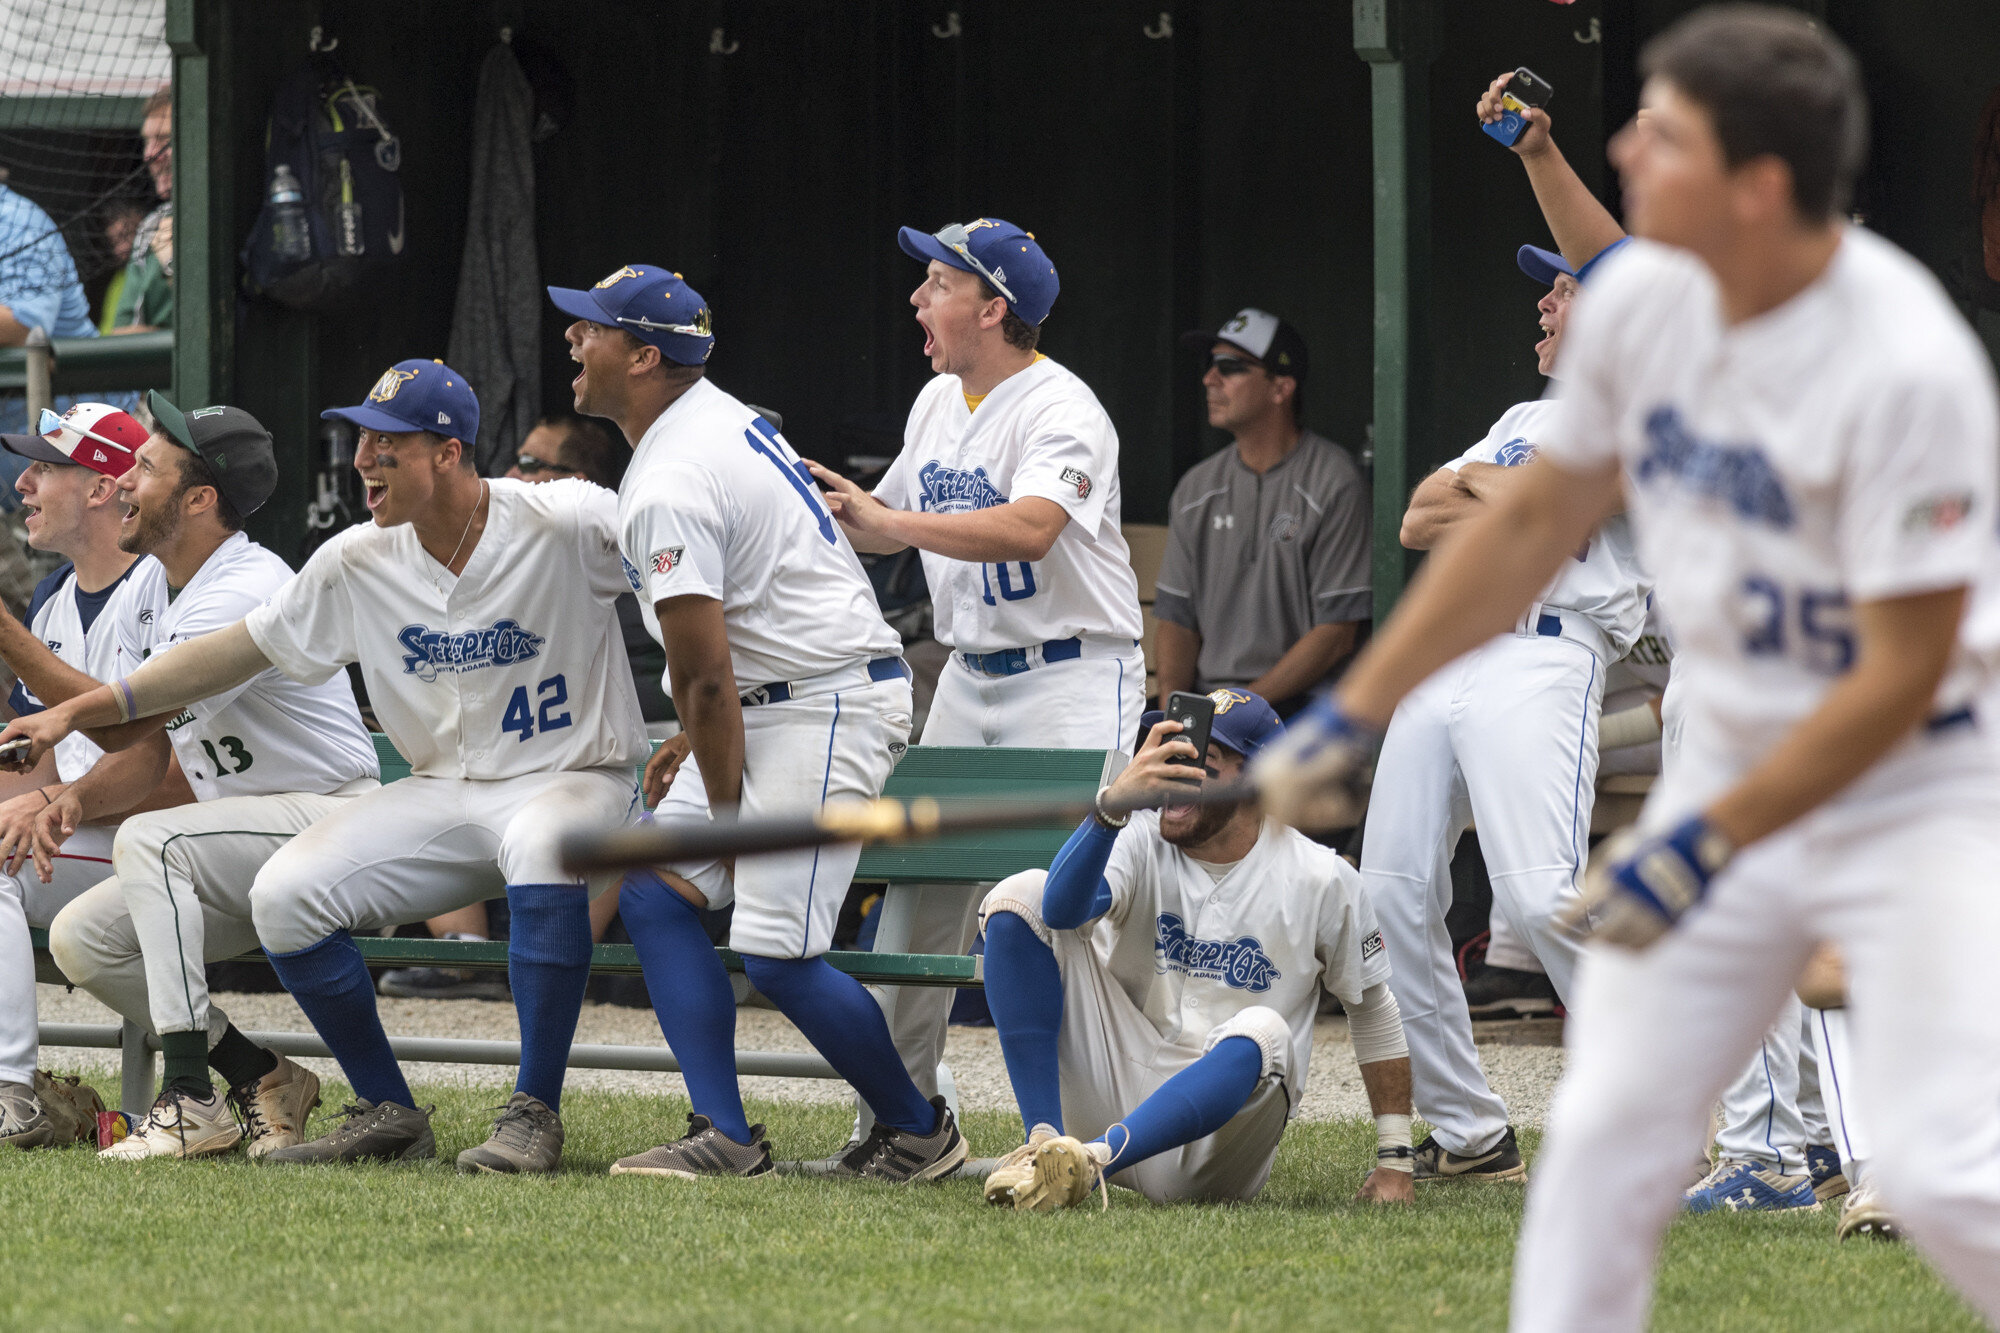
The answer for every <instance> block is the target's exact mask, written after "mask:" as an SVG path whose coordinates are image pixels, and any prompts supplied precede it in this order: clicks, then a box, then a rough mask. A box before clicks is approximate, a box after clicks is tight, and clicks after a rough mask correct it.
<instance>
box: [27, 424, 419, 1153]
mask: <svg viewBox="0 0 2000 1333" xmlns="http://www.w3.org/2000/svg"><path fill="white" fill-rule="evenodd" d="M148 405H149V406H150V408H151V410H152V414H153V419H154V422H155V423H156V425H155V430H154V432H153V434H152V436H151V437H150V438H149V439H147V440H146V442H145V444H144V445H143V447H141V448H140V449H139V451H138V454H137V456H136V458H135V459H134V460H133V463H132V466H131V468H130V469H129V470H128V471H126V472H125V474H124V475H123V477H121V478H120V480H119V483H118V493H119V498H120V499H121V500H122V501H123V502H124V504H125V507H126V513H125V517H124V519H123V521H122V522H121V524H120V531H119V539H118V540H119V545H120V547H121V548H122V549H124V550H126V551H131V552H134V553H138V554H142V555H147V556H150V557H152V558H153V559H154V560H155V561H157V564H158V567H159V568H160V570H161V571H162V578H163V582H164V584H165V585H166V589H167V590H168V591H169V592H170V594H171V598H172V600H171V602H170V603H169V604H168V605H167V606H166V607H165V608H164V609H163V610H162V611H161V612H160V613H159V615H158V617H157V619H156V622H155V623H153V624H151V625H143V624H142V628H143V629H145V630H146V631H147V634H146V639H145V642H146V645H147V649H148V660H149V661H151V662H153V663H155V664H164V663H165V662H167V661H168V660H169V659H173V658H177V657H179V655H180V653H181V652H182V651H183V650H184V648H185V646H186V644H187V642H188V641H189V640H191V639H197V638H200V637H201V636H203V635H205V634H207V633H208V632H209V631H210V630H213V629H216V628H218V627H220V626H223V625H228V624H232V623H234V622H235V621H236V620H238V619H239V618H241V617H242V616H244V615H245V614H247V613H248V612H250V611H252V610H254V609H255V608H256V607H258V606H260V605H262V604H263V602H264V600H265V599H266V598H268V597H270V596H271V595H272V594H273V593H275V592H276V591H277V590H278V589H279V588H280V587H281V586H283V585H284V584H285V583H287V582H289V581H290V579H291V577H292V571H291V569H290V568H289V567H288V566H286V564H285V562H284V561H282V560H280V559H279V558H278V557H277V556H275V555H273V554H272V553H271V552H270V551H267V550H265V549H264V548H263V547H261V546H259V545H257V544H256V543H255V542H253V541H251V540H250V539H249V537H247V536H245V535H244V533H243V531H242V528H243V521H244V519H245V518H246V517H247V516H248V515H250V514H252V513H254V512H256V510H257V509H258V508H260V507H261V506H262V505H263V503H264V502H265V501H266V500H267V499H269V498H270V495H271V492H272V490H273V489H274V488H275V487H276V486H277V480H278V468H277V460H276V457H275V454H274V453H273V450H272V447H271V437H270V435H269V434H268V433H266V432H265V430H264V428H263V426H262V425H260V424H259V423H258V422H257V420H256V418H254V417H252V416H251V415H250V414H249V413H247V412H245V411H243V410H241V409H240V408H234V407H205V408H197V409H195V410H194V411H192V412H187V413H182V412H181V411H179V410H178V409H176V408H175V407H174V406H173V404H171V403H169V402H168V401H167V400H166V399H165V398H164V397H162V396H161V395H160V394H158V393H154V394H152V395H151V397H150V399H149V404H148ZM143 619H144V617H143V615H142V616H141V620H142V621H143ZM137 666H138V663H137V662H136V661H127V662H125V663H124V664H123V666H122V669H121V670H119V671H118V672H116V673H108V674H107V676H106V679H107V681H109V680H113V679H119V678H121V677H122V676H124V675H126V674H129V673H130V672H131V671H133V670H134V669H136V668H137ZM93 692H99V691H98V690H97V687H93ZM81 699H82V695H81V694H78V695H76V696H73V697H71V698H69V699H68V700H67V701H66V702H65V703H64V704H63V705H61V707H59V708H55V709H52V710H51V711H50V712H49V713H47V714H43V715H42V716H41V717H39V718H37V719H36V721H38V722H41V721H47V722H50V723H51V724H55V720H56V718H57V716H58V715H59V714H62V713H63V711H64V710H65V709H70V708H75V707H78V706H80V703H81ZM85 725H86V726H91V725H95V726H96V727H98V728H100V730H98V731H97V732H96V733H94V734H96V735H97V736H98V737H99V739H101V740H102V741H103V743H104V744H105V745H107V746H109V747H111V748H113V749H114V750H116V753H114V754H108V755H106V756H105V757H103V758H102V759H100V760H98V761H97V763H96V764H94V765H93V766H92V767H91V769H90V771H89V772H88V773H86V774H84V775H82V777H81V778H80V779H79V780H78V781H76V782H74V783H71V784H70V785H69V787H68V788H67V789H66V790H65V791H63V792H62V794H61V795H60V796H58V797H57V798H56V799H55V800H54V801H53V802H52V803H51V804H50V805H49V807H48V808H47V809H46V810H44V811H42V813H41V815H40V816H39V818H38V819H37V821H36V843H37V847H38V850H37V853H36V859H37V860H38V861H41V862H45V863H51V864H52V863H53V861H54V857H55V856H56V855H57V854H58V852H57V848H58V847H60V848H61V849H62V850H63V851H67V850H69V849H71V848H72V847H73V846H74V845H75V840H76V839H77V838H79V837H84V838H87V837H88V836H89V832H90V830H89V827H88V825H87V824H86V823H85V821H87V820H97V819H104V818H106V817H110V816H115V815H118V814H120V813H123V812H126V811H129V810H132V809H133V808H134V807H136V806H137V805H138V804H139V803H140V802H141V801H142V800H144V799H145V798H146V797H147V795H148V793H150V792H152V791H153V790H154V789H155V788H156V787H157V786H158V785H159V784H160V783H161V781H162V779H163V777H164V776H166V775H168V774H169V773H170V771H171V766H172V765H173V764H175V763H178V766H179V769H180V772H181V773H182V774H185V776H186V779H187V783H188V785H189V786H191V787H192V788H193V793H194V796H195V798H196V803H194V804H187V805H178V806H176V807H175V808H173V809H169V810H156V811H153V812H151V813H144V814H134V815H131V816H130V817H128V818H127V819H125V821H124V822H123V823H122V824H121V825H120V826H119V828H118V834H117V838H116V840H115V841H114V842H113V844H112V850H111V866H110V870H111V872H112V877H111V878H108V879H106V878H104V877H103V875H102V874H101V873H100V875H99V876H98V879H99V880H101V882H100V883H98V884H96V886H95V887H94V888H92V889H90V890H89V891H88V892H87V893H84V894H83V895H82V896H81V897H79V898H77V899H76V900H75V901H73V902H71V903H70V904H69V905H68V906H67V907H65V908H64V909H63V910H62V912H61V913H60V914H59V915H58V916H57V917H56V919H55V921H54V922H53V923H52V924H51V925H50V927H49V951H50V953H51V954H53V955H54V957H55V960H56V962H57V964H58V965H59V966H60V967H61V968H62V970H63V973H64V975H66V976H67V977H68V978H69V979H70V980H71V981H73V982H74V983H76V984H77V985H79V986H82V987H83V988H84V989H85V990H87V991H89V992H90V993H91V994H93V995H95V996H97V997H98V998H99V999H100V1000H102V1001H103V1002H104V1003H105V1004H107V1005H109V1006H110V1007H111V1008H113V1009H115V1010H117V1011H118V1012H119V1013H121V1014H123V1015H124V1016H125V1017H127V1018H129V1019H131V1020H132V1021H133V1022H135V1023H138V1024H140V1025H141V1026H144V1027H148V1028H150V1029H151V1030H152V1031H154V1032H156V1033H158V1034H159V1038H160V1047H161V1051H162V1053H163V1055H164V1056H165V1068H164V1071H163V1074H164V1079H163V1083H162V1086H161V1090H160V1095H159V1097H158V1099H157V1100H156V1101H155V1102H154V1103H153V1107H152V1110H151V1111H150V1112H149V1113H148V1115H147V1117H146V1119H145V1120H144V1121H143V1122H142V1123H141V1124H140V1126H139V1127H138V1129H137V1131H136V1132H134V1133H133V1134H132V1135H131V1136H130V1137H129V1138H127V1139H125V1140H123V1141H122V1142H120V1143H117V1144H114V1145H113V1146H112V1147H110V1148H108V1149H106V1150H105V1155H106V1156H108V1157H113V1158H125V1159H142V1158H148V1157H205V1156H211V1155H214V1154H218V1153H224V1152H228V1151H230V1150H231V1149H233V1148H234V1147H235V1146H236V1145H237V1144H238V1143H239V1142H241V1141H242V1140H243V1139H244V1138H245V1137H247V1138H248V1140H249V1143H248V1151H249V1153H250V1155H251V1156H253V1157H261V1156H263V1155H265V1154H267V1153H270V1152H274V1151H276V1150H277V1149H279V1148H283V1147H288V1146H290V1145H292V1144H294V1143H297V1142H298V1140H299V1137H300V1136H301V1134H302V1133H303V1131H304V1129H305V1123H306V1116H307V1115H308V1114H309V1113H310V1112H311V1110H312V1107H313V1106H314V1105H315V1104H316V1103H317V1102H318V1101H319V1079H318V1077H317V1076H315V1075H314V1074H313V1073H312V1072H311V1071H310V1070H307V1069H304V1068H302V1067H301V1066H299V1065H297V1064H295V1063H294V1062H292V1061H291V1060H288V1059H286V1058H285V1057H284V1056H282V1055H279V1054H277V1053H275V1052H272V1051H269V1050H265V1049H264V1048H262V1047H259V1046H257V1045H255V1044H253V1043H252V1042H250V1041H249V1040H248V1039H247V1038H246V1037H244V1036H243V1034H242V1033H240V1032H239V1031H237V1029H236V1028H235V1027H234V1025H232V1024H231V1023H230V1022H229V1019H228V1017H227V1016H226V1015H225V1014H224V1013H223V1012H222V1011H221V1010H220V1009H219V1008H217V1007H216V1006H215V1005H213V1004H211V1003H210V1002H209V995H208V985H207V979H206V975H205V972H204V967H203V965H204V964H205V963H207V962H210V961H213V960H215V959H218V958H231V957H234V956H235V955H237V954H240V953H243V952H245V951H247V950H251V949H255V948H256V947H257V935H256V931H255V929H254V928H253V927H252V925H251V921H250V896H249V895H250V883H251V880H252V879H253V878H254V877H255V875H256V873H257V868H258V867H259V866H261V865H263V863H264V861H265V860H266V858H268V857H269V856H270V855H271V853H272V852H273V851H274V850H276V849H277V848H278V847H279V846H281V845H283V843H284V842H285V840H286V839H288V838H290V837H291V836H293V835H294V834H296V833H297V832H299V830H301V829H303V828H305V827H306V826H307V825H308V824H311V823H312V822H313V821H314V820H316V819H319V818H321V817H322V816H324V815H326V814H328V813H330V812H332V811H333V810H335V809H338V808H339V807H340V806H341V805H343V804H344V803H346V802H347V801H349V800H351V799H353V798H354V797H355V796H356V795H358V794H359V793H361V792H363V791H371V790H373V789H374V788H375V787H377V786H379V785H380V784H379V781H378V773H377V767H376V761H375V747H374V746H373V745H372V744H371V743H370V742H369V740H368V733H367V731H366V730H365V729H364V728H363V727H362V725H361V714H360V711H359V709H357V708H356V707H355V703H354V691H353V689H352V688H350V687H349V685H348V683H347V682H346V681H345V680H335V681H327V682H325V683H323V684H317V685H304V684H300V683H299V682H297V681H293V680H288V679H286V678H285V677H284V676H282V675H280V674H279V673H277V672H275V671H266V672H264V673H262V674H261V675H259V676H257V677H256V678H254V679H246V680H245V681H243V682H241V688H238V689H233V690H231V691H229V692H227V693H224V694H220V695H217V696H216V697H214V698H208V699H204V700H201V701H199V702H194V703H192V706H191V707H189V708H187V709H186V710H185V711H182V710H179V709H174V710H166V709H162V710H160V711H159V712H157V713H156V714H154V715H152V716H143V717H142V716H139V715H134V719H127V720H123V721H122V722H121V719H119V718H118V717H117V715H116V714H113V715H111V716H110V717H109V718H108V719H107V720H102V721H98V722H96V723H86V724H85ZM71 744H74V738H72V739H70V740H65V741H63V742H62V745H63V746H67V745H71ZM60 748H61V747H60V746H59V747H58V750H59V751H60ZM211 1068H213V1069H214V1070H215V1071H216V1072H217V1073H219V1074H221V1075H222V1077H223V1082H224V1084H225V1087H226V1091H225V1093H223V1094H222V1095H218V1094H217V1092H216V1090H215V1087H214V1085H213V1084H212V1083H211V1082H210V1079H209V1070H210V1069H211ZM231 1103H233V1104H234V1105H235V1107H236V1108H237V1111H238V1112H239V1113H240V1120H241V1123H240V1124H239V1116H238V1115H236V1114H232V1113H231V1110H230V1104H231Z"/></svg>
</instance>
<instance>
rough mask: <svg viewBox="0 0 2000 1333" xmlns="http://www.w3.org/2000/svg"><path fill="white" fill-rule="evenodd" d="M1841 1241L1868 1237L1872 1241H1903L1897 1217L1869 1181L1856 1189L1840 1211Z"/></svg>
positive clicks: (1849, 1195)
mask: <svg viewBox="0 0 2000 1333" xmlns="http://www.w3.org/2000/svg"><path fill="white" fill-rule="evenodd" d="M1838 1234H1839V1236H1840V1239H1842V1240H1846V1239H1847V1238H1848V1237H1850V1236H1866V1237H1867V1238H1868V1239H1870V1240H1901V1239H1902V1238H1903V1229H1902V1228H1901V1227H1900V1226H1898V1225H1896V1218H1895V1215H1894V1214H1892V1213H1891V1212H1890V1211H1889V1210H1888V1208H1887V1207H1886V1206H1884V1205H1883V1203H1882V1196H1881V1195H1879V1194H1877V1193H1876V1192H1875V1189H1874V1187H1873V1186H1872V1185H1870V1184H1868V1182H1867V1181H1863V1182H1862V1183H1861V1184H1859V1185H1857V1186H1855V1187H1854V1189H1853V1191H1852V1192H1851V1193H1849V1194H1848V1196H1847V1204H1846V1206H1845V1207H1843V1208H1842V1209H1841V1210H1840V1231H1839V1233H1838Z"/></svg>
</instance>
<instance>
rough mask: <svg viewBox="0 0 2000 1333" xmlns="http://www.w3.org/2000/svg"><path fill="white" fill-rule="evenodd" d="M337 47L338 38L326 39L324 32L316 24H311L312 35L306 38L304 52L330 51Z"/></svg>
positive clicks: (338, 43)
mask: <svg viewBox="0 0 2000 1333" xmlns="http://www.w3.org/2000/svg"><path fill="white" fill-rule="evenodd" d="M339 45H340V38H338V37H328V36H327V35H326V30H325V29H324V28H322V27H320V26H319V24H317V23H315V24H313V30H312V35H311V36H310V37H308V38H306V50H308V51H331V50H333V48H334V47H336V46H339Z"/></svg>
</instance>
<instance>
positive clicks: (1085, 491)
mask: <svg viewBox="0 0 2000 1333" xmlns="http://www.w3.org/2000/svg"><path fill="white" fill-rule="evenodd" d="M1062 479H1063V480H1064V481H1065V482H1067V483H1069V484H1070V485H1071V486H1074V487H1076V498H1077V499H1079V500H1088V499H1089V498H1090V474H1089V473H1088V472H1085V471H1084V470H1083V469H1082V468H1080V467H1066V468H1064V469H1063V470H1062Z"/></svg>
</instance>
